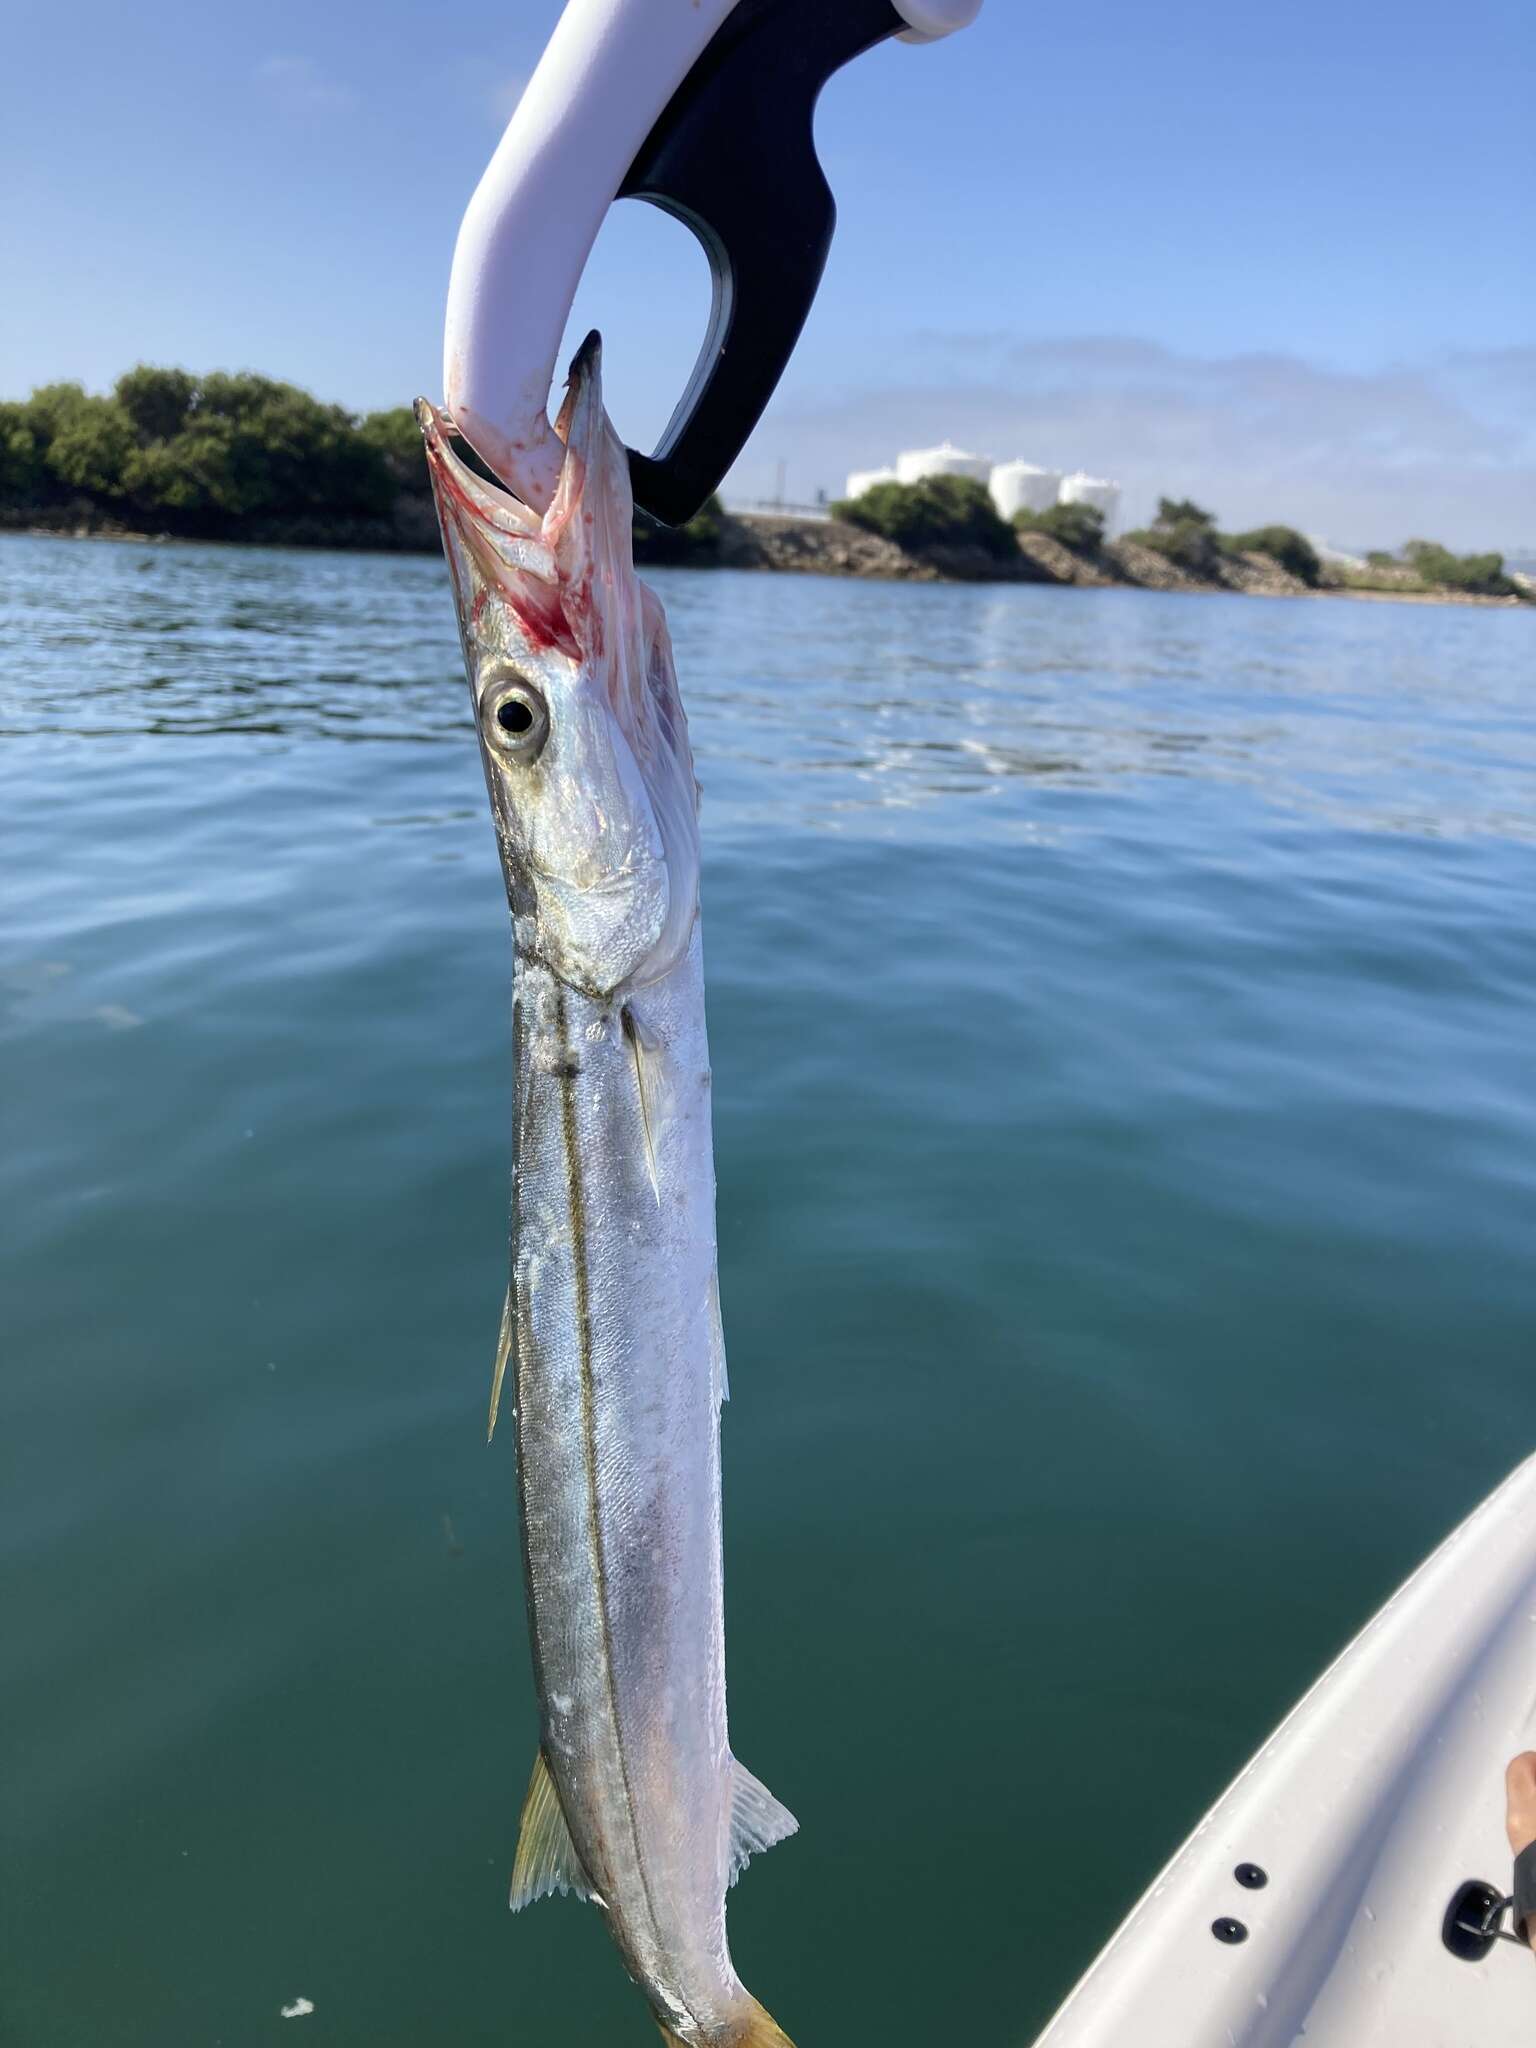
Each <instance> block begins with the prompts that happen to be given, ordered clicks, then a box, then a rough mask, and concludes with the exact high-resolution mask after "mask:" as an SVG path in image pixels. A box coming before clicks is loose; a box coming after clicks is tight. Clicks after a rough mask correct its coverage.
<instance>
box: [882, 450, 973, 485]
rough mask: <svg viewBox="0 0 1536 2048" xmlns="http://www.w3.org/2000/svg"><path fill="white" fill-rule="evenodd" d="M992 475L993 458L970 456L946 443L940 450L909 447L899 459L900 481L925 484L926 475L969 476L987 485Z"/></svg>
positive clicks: (897, 462) (898, 471)
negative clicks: (923, 482)
mask: <svg viewBox="0 0 1536 2048" xmlns="http://www.w3.org/2000/svg"><path fill="white" fill-rule="evenodd" d="M991 474H992V458H991V457H990V456H988V455H968V454H967V453H966V452H965V450H964V449H963V448H956V447H954V446H952V445H951V443H950V442H948V441H945V442H943V443H942V444H941V445H940V446H939V447H937V448H906V449H903V450H902V452H901V454H900V455H898V456H897V458H896V481H897V482H898V483H903V484H916V483H921V482H922V480H923V478H924V477H925V476H968V477H971V478H973V479H974V480H975V481H976V482H977V483H979V484H984V483H985V482H986V481H987V479H988V478H989V477H990V476H991Z"/></svg>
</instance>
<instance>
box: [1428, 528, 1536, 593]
mask: <svg viewBox="0 0 1536 2048" xmlns="http://www.w3.org/2000/svg"><path fill="white" fill-rule="evenodd" d="M1403 558H1404V560H1405V561H1406V562H1407V564H1408V566H1409V568H1410V569H1413V570H1415V571H1416V572H1417V573H1418V574H1419V575H1420V576H1422V577H1423V579H1424V581H1425V582H1426V583H1428V584H1431V585H1433V586H1434V587H1435V588H1436V589H1439V590H1465V591H1468V592H1470V593H1472V594H1475V595H1477V596H1479V597H1509V596H1511V595H1512V594H1513V593H1514V589H1515V585H1514V584H1513V583H1511V582H1510V580H1509V578H1508V577H1507V576H1506V575H1505V574H1504V557H1503V556H1502V555H1497V554H1492V553H1489V554H1486V555H1453V554H1452V553H1451V551H1450V549H1449V548H1443V547H1442V546H1441V545H1440V543H1439V542H1438V541H1434V540H1411V541H1409V542H1408V543H1407V544H1406V545H1405V547H1404V548H1403Z"/></svg>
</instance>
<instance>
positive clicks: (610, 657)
mask: <svg viewBox="0 0 1536 2048" xmlns="http://www.w3.org/2000/svg"><path fill="white" fill-rule="evenodd" d="M416 416H417V420H418V422H419V424H420V426H421V430H422V436H423V440H424V443H425V447H426V455H427V464H428V469H429V472H430V475H431V478H432V487H433V493H434V496H435V499H436V503H437V511H438V520H439V523H440V525H441V527H442V533H443V546H444V551H445V553H446V555H447V558H448V565H449V571H450V574H451V577H452V581H453V590H454V601H455V608H456V611H457V614H458V623H459V637H460V642H461V645H462V648H463V654H464V666H465V671H466V673H467V675H468V677H469V683H470V690H471V693H472V697H473V700H474V704H475V710H476V723H477V729H478V731H479V737H480V747H481V757H482V761H483V763H484V766H485V773H486V783H487V787H488V789H489V791H490V796H491V804H492V809H493V811H494V814H495V817H496V824H497V831H498V836H499V838H500V840H501V847H502V860H503V867H504V869H505V872H506V877H507V887H508V895H509V898H510V900H511V903H512V908H513V912H514V916H515V917H516V918H517V920H518V924H519V944H520V945H523V946H526V947H527V948H529V949H530V950H531V951H533V952H534V953H536V954H537V955H538V957H541V958H543V959H545V960H547V961H548V962H549V963H550V964H551V966H552V968H553V970H554V972H555V973H556V975H557V976H558V977H559V979H561V980H562V981H564V982H565V983H566V984H567V985H568V986H569V987H571V988H573V989H576V990H578V991H580V992H582V993H584V994H588V995H598V996H614V995H617V994H620V993H622V992H623V991H624V990H626V989H630V988H636V987H642V986H645V985H646V984H648V983H650V982H653V981H655V980H657V979H659V978H660V977H661V976H663V975H665V974H667V973H668V972H669V971H670V970H671V969H672V968H673V967H674V966H675V965H676V964H677V962H678V961H679V960H681V959H682V957H683V956H684V954H685V952H686V950H687V946H688V941H689V938H690V936H691V934H692V931H693V927H694V923H695V920H696V918H697V914H698V887H699V836H698V787H697V784H696V782H695V780H694V774H693V759H692V754H691V752H690V750H689V745H688V731H687V721H686V720H685V718H684V716H683V710H682V703H681V699H680V698H679V695H678V690H677V681H676V676H675V673H674V670H673V664H672V649H671V642H670V640H669V637H668V634H667V629H666V621H665V617H664V615H663V613H662V610H661V606H660V605H659V603H658V602H657V601H656V599H655V597H654V596H653V595H652V593H651V592H650V591H648V590H647V589H646V588H645V587H644V586H643V585H642V584H641V583H640V581H639V579H638V578H637V577H636V575H635V572H634V562H633V548H632V541H631V520H632V512H633V501H632V498H631V495H630V488H629V468H628V458H627V455H626V453H625V450H624V447H623V445H622V443H621V442H620V441H619V439H618V436H617V435H616V434H615V433H614V431H613V428H612V426H611V425H610V423H609V421H608V417H607V415H606V413H605V412H604V410H603V405H602V392H601V383H600V351H599V348H598V345H597V342H596V338H595V337H593V338H592V339H591V340H589V342H588V343H587V344H586V345H584V347H583V349H582V350H581V352H580V353H579V354H578V356H577V358H576V360H575V362H574V363H573V365H572V369H571V378H570V383H569V386H568V389H567V395H566V401H565V404H564V406H563V408H562V410H561V414H560V418H559V420H558V422H557V432H558V433H559V435H560V437H561V439H562V441H563V443H564V447H565V457H564V463H563V466H562V469H561V474H560V481H559V485H558V487H557V489H556V491H555V495H554V499H553V501H552V503H551V504H550V507H549V510H548V511H547V512H546V513H544V515H543V516H542V518H541V517H539V516H537V515H535V514H534V513H533V512H531V511H530V510H529V509H528V508H527V507H526V506H524V505H522V504H520V503H519V502H518V500H517V499H515V498H514V497H512V496H511V495H510V494H509V493H508V492H506V491H504V490H502V489H501V487H500V486H499V485H497V484H494V483H491V482H488V481H487V480H486V479H484V478H482V477H480V476H478V475H476V473H475V472H474V471H472V470H471V469H470V468H469V467H468V466H467V465H466V464H465V463H464V462H463V461H462V459H461V458H460V457H459V455H458V454H457V452H456V451H455V449H454V447H453V445H452V441H451V438H450V428H449V423H448V421H447V420H446V419H445V417H444V415H443V414H441V413H440V412H438V411H437V410H436V408H434V407H433V406H431V405H430V404H428V403H427V401H426V400H424V399H423V400H420V401H418V403H417V408H416ZM509 691H511V692H512V693H514V694H515V695H518V696H519V697H520V698H522V699H526V701H528V702H529V703H532V704H534V705H535V707H536V709H537V712H538V715H539V717H540V719H541V720H542V722H543V725H544V728H545V731H546V737H545V739H544V741H543V744H542V746H541V748H540V749H539V751H538V752H537V754H536V756H529V755H527V754H526V753H525V754H519V753H518V752H517V750H516V749H515V748H514V749H511V750H509V748H508V746H507V744H506V742H505V738H504V735H503V734H502V733H501V732H500V731H498V729H497V726H496V724H495V722H494V718H493V715H492V714H493V713H495V712H496V709H497V706H498V705H499V704H502V703H504V701H505V698H506V696H507V693H508V692H509Z"/></svg>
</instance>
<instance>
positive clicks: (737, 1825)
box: [729, 1758, 800, 1884]
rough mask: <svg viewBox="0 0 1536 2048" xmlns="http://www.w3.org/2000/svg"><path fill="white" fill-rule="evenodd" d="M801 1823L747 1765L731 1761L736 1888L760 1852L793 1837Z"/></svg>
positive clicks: (732, 1840)
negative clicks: (750, 1863)
mask: <svg viewBox="0 0 1536 2048" xmlns="http://www.w3.org/2000/svg"><path fill="white" fill-rule="evenodd" d="M799 1825H800V1823H799V1821H797V1820H796V1819H795V1816H794V1815H793V1814H792V1813H791V1812H790V1810H789V1808H788V1807H787V1806H781V1805H780V1804H779V1802H778V1800H777V1799H775V1798H774V1796H773V1794H772V1793H771V1792H770V1791H769V1790H768V1787H767V1786H766V1785H765V1784H763V1783H762V1781H761V1780H760V1779H758V1778H754V1777H753V1775H752V1773H751V1772H750V1771H749V1770H748V1769H747V1767H746V1766H745V1764H739V1763H737V1762H736V1761H735V1759H734V1758H732V1760H731V1874H730V1879H729V1882H730V1883H732V1884H734V1883H735V1882H736V1880H737V1878H738V1877H740V1875H741V1873H742V1872H743V1870H745V1869H746V1867H747V1858H748V1857H749V1856H755V1855H756V1854H757V1852H758V1850H759V1849H771V1848H772V1847H773V1845H774V1843H775V1842H782V1841H783V1840H784V1838H785V1837H786V1836H787V1835H792V1834H794V1833H795V1831H796V1830H797V1829H798V1827H799Z"/></svg>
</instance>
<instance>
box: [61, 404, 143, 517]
mask: <svg viewBox="0 0 1536 2048" xmlns="http://www.w3.org/2000/svg"><path fill="white" fill-rule="evenodd" d="M52 428H53V431H52V433H51V435H50V436H49V440H48V452H47V456H46V458H45V460H46V462H47V466H48V468H49V469H50V470H51V471H52V472H53V474H54V476H56V477H57V478H58V480H59V482H60V483H62V484H65V485H67V486H68V488H69V489H70V490H72V491H84V492H87V493H88V494H89V495H91V496H92V497H98V498H115V497H118V496H120V495H121V493H122V488H123V472H124V469H125V468H126V466H127V462H128V458H129V456H130V455H131V454H132V452H133V446H134V440H133V422H132V420H130V419H129V417H128V415H127V413H126V412H124V410H123V408H122V407H121V406H120V405H119V404H118V402H117V400H116V399H115V398H88V397H86V395H85V393H84V392H82V393H81V394H80V397H79V400H78V402H77V403H75V404H72V405H70V406H68V407H67V408H63V409H61V410H60V411H59V412H58V413H57V414H56V415H55V417H54V419H53V421H52Z"/></svg>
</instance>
